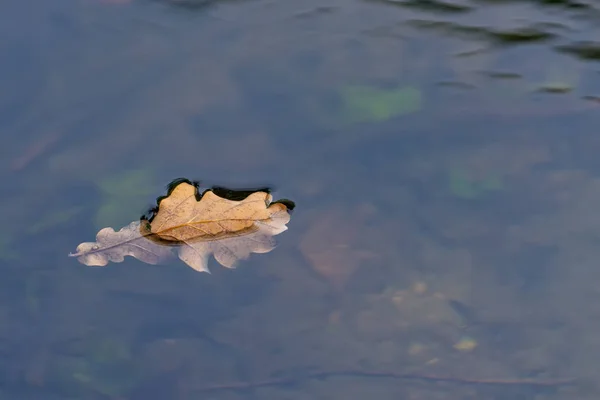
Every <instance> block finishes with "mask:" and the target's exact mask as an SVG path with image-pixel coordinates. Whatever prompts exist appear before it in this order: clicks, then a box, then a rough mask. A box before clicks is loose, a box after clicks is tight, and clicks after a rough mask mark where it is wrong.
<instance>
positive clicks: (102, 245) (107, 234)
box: [69, 221, 172, 267]
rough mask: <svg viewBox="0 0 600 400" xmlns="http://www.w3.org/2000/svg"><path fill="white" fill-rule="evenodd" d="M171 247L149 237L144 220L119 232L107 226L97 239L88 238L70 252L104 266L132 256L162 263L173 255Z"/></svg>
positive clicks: (79, 258)
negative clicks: (143, 224) (144, 232)
mask: <svg viewBox="0 0 600 400" xmlns="http://www.w3.org/2000/svg"><path fill="white" fill-rule="evenodd" d="M171 255H172V254H171V249H170V248H169V247H166V246H164V245H160V244H157V243H154V242H152V241H150V240H148V239H147V238H146V237H144V236H143V235H142V233H141V230H140V221H134V222H132V223H130V224H129V225H127V226H126V227H124V228H121V230H119V231H118V232H115V231H114V230H113V228H104V229H102V230H100V232H98V234H97V235H96V242H85V243H81V244H80V245H79V246H77V251H76V252H75V253H74V254H73V253H72V254H69V256H71V257H77V259H78V260H79V262H80V263H82V264H85V265H89V266H100V267H103V266H105V265H106V264H108V262H109V261H112V262H122V261H123V259H124V257H125V256H132V257H135V258H137V259H138V260H140V261H143V262H145V263H148V264H158V263H160V262H161V261H163V260H165V259H167V258H168V257H169V256H171Z"/></svg>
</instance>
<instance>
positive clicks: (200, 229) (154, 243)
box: [70, 180, 293, 272]
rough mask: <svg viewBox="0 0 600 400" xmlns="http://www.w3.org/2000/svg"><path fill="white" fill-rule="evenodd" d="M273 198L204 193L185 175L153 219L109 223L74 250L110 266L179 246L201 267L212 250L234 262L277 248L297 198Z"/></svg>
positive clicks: (157, 256) (154, 259)
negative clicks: (117, 225) (233, 197)
mask: <svg viewBox="0 0 600 400" xmlns="http://www.w3.org/2000/svg"><path fill="white" fill-rule="evenodd" d="M271 200H272V197H271V195H270V194H269V193H267V192H265V191H258V192H254V193H251V194H249V195H248V196H247V197H245V198H244V199H243V200H229V199H225V198H222V197H219V196H218V195H217V194H215V193H214V192H213V191H212V190H207V191H206V192H204V194H203V195H202V196H199V195H198V189H197V188H196V187H195V186H194V185H193V184H192V183H191V182H189V181H186V180H183V181H181V182H178V183H177V185H175V186H174V187H172V189H171V190H170V191H169V194H168V195H167V196H166V197H163V198H160V199H159V203H158V209H157V211H156V212H155V213H154V215H153V216H152V217H151V218H150V220H145V219H142V220H141V222H139V221H138V222H132V223H131V224H129V225H128V226H126V227H124V228H122V229H121V230H120V231H118V232H115V231H114V230H113V229H112V228H104V229H102V230H101V231H100V232H98V235H97V242H92V243H82V244H80V245H79V246H78V247H77V252H76V253H75V254H70V256H72V257H78V260H79V261H80V262H81V263H83V264H86V265H98V266H104V265H106V264H107V263H108V262H109V261H113V262H121V261H123V259H124V257H125V256H132V257H135V258H137V259H139V260H141V261H144V262H147V263H149V264H158V263H160V262H162V261H164V260H166V259H167V258H169V257H170V256H171V255H172V254H173V253H172V249H173V248H175V247H176V248H177V250H178V255H179V258H180V259H181V260H182V261H184V262H185V263H186V264H188V265H189V266H190V267H192V268H194V269H195V270H197V271H205V272H208V266H207V264H208V258H209V257H210V255H211V254H213V255H214V257H215V259H216V260H217V261H218V262H219V263H220V264H221V265H223V266H224V267H227V268H233V267H235V265H236V263H237V262H238V260H242V259H246V258H248V257H249V256H250V254H251V253H267V252H269V251H271V250H273V248H274V247H275V241H274V239H273V236H275V235H278V234H280V233H281V232H283V231H285V230H286V229H287V226H286V224H287V223H288V222H289V221H290V210H291V209H292V208H293V203H292V202H289V201H281V202H275V203H271Z"/></svg>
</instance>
